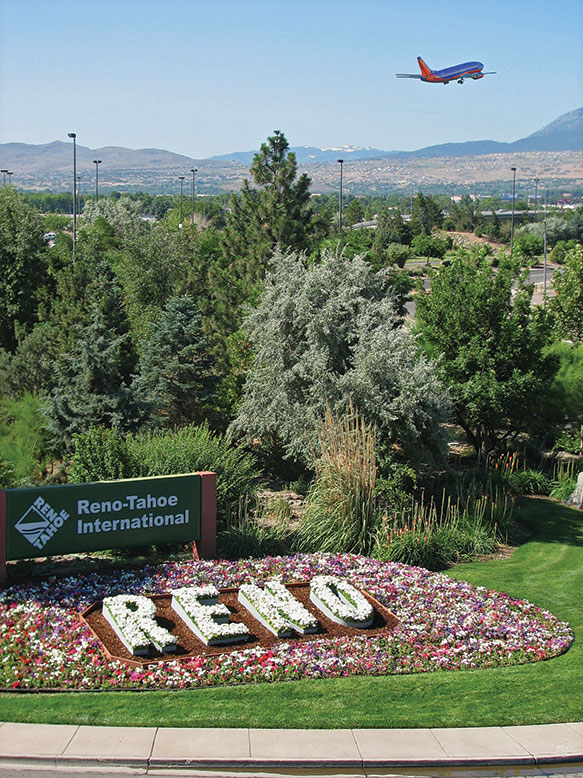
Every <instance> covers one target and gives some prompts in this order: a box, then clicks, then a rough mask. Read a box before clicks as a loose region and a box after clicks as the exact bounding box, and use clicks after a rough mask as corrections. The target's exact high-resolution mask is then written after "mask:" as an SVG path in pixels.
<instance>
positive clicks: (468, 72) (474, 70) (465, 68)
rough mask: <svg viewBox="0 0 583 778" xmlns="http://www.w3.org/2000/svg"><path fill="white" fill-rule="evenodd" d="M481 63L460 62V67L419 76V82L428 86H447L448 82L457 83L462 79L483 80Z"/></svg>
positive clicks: (432, 71)
mask: <svg viewBox="0 0 583 778" xmlns="http://www.w3.org/2000/svg"><path fill="white" fill-rule="evenodd" d="M483 69H484V65H483V63H482V62H462V64H461V65H453V67H451V68H443V70H431V71H430V72H429V73H424V74H423V75H422V76H421V81H425V82H427V83H429V84H448V83H449V82H450V81H458V80H460V79H461V80H462V81H463V79H464V78H473V79H476V78H484V76H483V74H482V70H483Z"/></svg>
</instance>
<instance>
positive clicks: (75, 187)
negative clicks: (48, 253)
mask: <svg viewBox="0 0 583 778" xmlns="http://www.w3.org/2000/svg"><path fill="white" fill-rule="evenodd" d="M67 136H68V137H69V138H72V139H73V264H75V252H76V249H77V133H76V132H69V133H67Z"/></svg>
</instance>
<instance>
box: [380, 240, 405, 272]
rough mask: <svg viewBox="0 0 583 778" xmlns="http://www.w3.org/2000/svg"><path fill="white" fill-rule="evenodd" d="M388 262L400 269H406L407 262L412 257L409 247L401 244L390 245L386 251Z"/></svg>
mask: <svg viewBox="0 0 583 778" xmlns="http://www.w3.org/2000/svg"><path fill="white" fill-rule="evenodd" d="M385 253H386V256H387V260H388V261H389V262H390V263H391V264H394V265H398V267H405V262H406V261H407V260H408V259H409V257H410V256H411V249H410V248H409V246H403V245H402V244H401V243H389V245H388V246H387V249H386V252H385Z"/></svg>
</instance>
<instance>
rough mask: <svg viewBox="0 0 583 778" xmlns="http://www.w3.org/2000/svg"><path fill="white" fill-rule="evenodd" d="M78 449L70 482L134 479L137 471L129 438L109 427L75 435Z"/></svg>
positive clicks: (75, 452)
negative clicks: (129, 447)
mask: <svg viewBox="0 0 583 778" xmlns="http://www.w3.org/2000/svg"><path fill="white" fill-rule="evenodd" d="M73 443H74V446H75V451H74V454H73V456H72V458H71V466H70V469H69V481H71V482H72V483H87V482H89V481H115V480H117V479H119V478H133V477H134V474H135V472H136V470H137V467H138V465H137V463H135V462H134V461H133V460H132V458H131V456H130V454H129V451H128V446H127V444H126V440H125V438H124V437H123V436H122V435H120V434H119V433H118V432H114V430H111V429H107V428H106V427H91V428H90V429H89V430H88V431H87V432H82V433H80V434H77V435H74V436H73Z"/></svg>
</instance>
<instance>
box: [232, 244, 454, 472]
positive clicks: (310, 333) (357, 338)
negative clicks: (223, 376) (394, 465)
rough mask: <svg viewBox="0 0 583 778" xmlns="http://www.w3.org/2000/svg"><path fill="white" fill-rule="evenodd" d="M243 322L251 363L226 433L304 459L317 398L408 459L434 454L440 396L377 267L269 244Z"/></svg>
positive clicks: (444, 408)
mask: <svg viewBox="0 0 583 778" xmlns="http://www.w3.org/2000/svg"><path fill="white" fill-rule="evenodd" d="M244 326H245V328H246V331H247V333H248V336H249V339H250V341H251V344H252V347H253V351H254V360H253V365H252V367H251V369H250V370H249V373H248V375H247V380H246V384H245V390H244V395H243V399H242V402H241V405H240V407H239V413H238V416H237V418H236V419H235V421H234V422H233V423H232V424H231V427H230V434H231V435H233V436H241V437H246V438H247V439H258V438H259V439H261V440H263V441H265V442H272V443H278V444H279V445H281V446H283V448H284V451H285V454H286V456H287V457H288V458H290V459H294V460H296V461H298V462H302V463H303V464H306V465H310V464H311V463H312V458H313V456H314V454H316V455H317V453H318V452H317V435H316V422H317V420H318V419H321V418H322V417H323V415H324V412H325V409H326V405H327V404H328V405H329V406H330V408H331V409H332V410H334V411H338V412H341V411H342V410H343V409H344V408H346V407H347V406H348V405H349V403H350V402H352V404H353V406H354V407H355V408H357V409H358V411H359V412H360V414H361V415H362V416H363V417H364V418H365V419H366V421H367V422H368V423H369V424H374V425H375V426H376V428H377V441H378V442H379V443H380V444H385V445H386V446H387V447H388V446H396V447H398V448H399V449H400V450H401V452H402V454H403V455H404V457H405V458H406V459H407V460H408V461H410V462H419V461H429V460H435V459H440V458H442V457H443V456H444V452H445V444H444V440H443V436H442V433H441V422H442V421H443V420H444V419H445V418H446V416H447V413H448V409H449V400H448V394H447V391H446V390H445V389H444V388H443V386H442V384H441V383H440V381H439V379H438V377H437V373H436V370H435V367H434V365H433V363H432V362H431V361H429V360H428V359H427V358H425V357H423V356H422V355H421V354H420V352H419V349H418V347H417V343H416V341H415V338H414V337H413V335H411V333H410V332H408V331H407V330H405V329H404V328H403V327H402V320H401V319H400V318H399V317H398V316H397V314H396V313H395V308H394V305H393V300H392V293H391V290H390V283H389V279H388V276H387V274H386V273H385V272H383V271H381V272H379V273H375V272H373V271H372V270H371V268H370V266H369V265H368V264H367V263H366V262H365V261H364V260H363V259H362V258H360V257H356V258H354V259H348V258H347V257H346V256H344V255H342V254H339V253H336V252H331V251H330V252H325V253H324V254H323V256H322V257H321V261H320V262H318V263H312V264H308V263H307V262H306V259H305V257H304V255H302V254H300V253H298V252H282V251H280V250H276V251H275V253H274V255H273V258H272V261H271V265H270V269H269V271H268V273H267V277H266V280H265V286H264V289H263V292H262V295H261V299H260V302H259V305H258V306H257V308H256V309H254V310H253V311H252V312H251V313H250V314H249V316H248V317H247V319H246V320H245V325H244Z"/></svg>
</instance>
